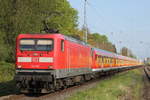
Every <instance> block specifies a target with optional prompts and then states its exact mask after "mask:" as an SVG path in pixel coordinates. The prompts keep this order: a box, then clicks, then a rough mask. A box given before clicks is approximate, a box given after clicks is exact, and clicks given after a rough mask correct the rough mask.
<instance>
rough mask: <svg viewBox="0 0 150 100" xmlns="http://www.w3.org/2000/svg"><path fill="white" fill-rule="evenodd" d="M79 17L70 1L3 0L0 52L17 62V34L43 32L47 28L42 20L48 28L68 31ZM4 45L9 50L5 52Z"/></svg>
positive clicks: (62, 31) (0, 22)
mask: <svg viewBox="0 0 150 100" xmlns="http://www.w3.org/2000/svg"><path fill="white" fill-rule="evenodd" d="M77 19H78V17H77V11H76V10H75V9H73V8H72V7H71V6H70V4H69V2H68V1H67V0H4V1H0V35H1V37H2V40H0V41H3V43H0V45H1V46H2V47H1V48H0V54H6V59H7V61H9V62H10V61H11V62H12V61H14V51H15V38H16V36H17V35H18V34H20V33H40V31H41V30H42V29H44V26H43V23H42V22H43V20H46V23H47V25H48V27H49V28H51V29H53V28H55V29H58V30H60V32H61V33H64V34H69V33H72V31H73V30H75V28H76V27H77ZM4 45H5V46H4ZM5 48H7V50H6V51H5V53H3V51H4V49H5ZM7 54H8V55H11V56H8V55H7ZM2 57H3V56H1V57H0V59H2ZM12 57H13V58H12ZM3 60H5V59H3Z"/></svg>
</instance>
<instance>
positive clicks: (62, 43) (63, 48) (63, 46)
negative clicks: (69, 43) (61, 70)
mask: <svg viewBox="0 0 150 100" xmlns="http://www.w3.org/2000/svg"><path fill="white" fill-rule="evenodd" d="M64 50H65V45H64V40H61V51H62V52H63V51H64Z"/></svg>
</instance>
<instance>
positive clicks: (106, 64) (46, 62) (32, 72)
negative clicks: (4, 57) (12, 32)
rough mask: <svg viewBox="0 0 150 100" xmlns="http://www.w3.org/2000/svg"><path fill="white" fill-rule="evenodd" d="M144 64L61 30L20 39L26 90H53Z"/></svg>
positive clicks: (20, 74)
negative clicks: (80, 39) (68, 34)
mask: <svg viewBox="0 0 150 100" xmlns="http://www.w3.org/2000/svg"><path fill="white" fill-rule="evenodd" d="M141 64H142V63H141V62H140V61H138V60H136V59H133V58H129V57H125V56H121V55H118V54H115V53H112V52H108V51H105V50H101V49H98V48H93V47H92V46H90V45H88V44H86V43H85V42H83V41H79V40H77V39H74V38H71V37H68V36H65V35H62V34H58V33H53V34H20V35H19V36H18V37H17V39H16V75H15V80H16V85H17V87H18V88H19V89H20V91H21V92H23V93H29V92H31V93H49V92H52V91H55V90H60V89H64V88H66V87H69V86H72V85H74V84H79V83H82V82H84V81H88V80H91V79H93V78H95V77H98V76H99V75H100V74H102V73H109V72H111V71H119V70H123V69H130V68H135V67H138V66H140V65H141Z"/></svg>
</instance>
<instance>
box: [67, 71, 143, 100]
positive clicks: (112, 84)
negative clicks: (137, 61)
mask: <svg viewBox="0 0 150 100" xmlns="http://www.w3.org/2000/svg"><path fill="white" fill-rule="evenodd" d="M142 86H143V82H142V70H141V69H135V70H131V71H128V72H123V73H120V74H116V75H114V76H112V77H111V78H107V79H105V80H102V81H101V82H100V83H99V84H98V85H97V86H96V87H95V88H92V89H88V90H85V91H81V92H77V93H76V94H74V95H73V96H71V97H70V98H68V99H67V100H140V97H141V92H140V91H141V90H142Z"/></svg>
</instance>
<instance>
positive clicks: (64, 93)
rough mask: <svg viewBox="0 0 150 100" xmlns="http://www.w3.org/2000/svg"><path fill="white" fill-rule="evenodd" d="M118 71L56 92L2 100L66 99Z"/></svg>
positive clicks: (9, 96)
mask: <svg viewBox="0 0 150 100" xmlns="http://www.w3.org/2000/svg"><path fill="white" fill-rule="evenodd" d="M121 72H125V70H124V71H120V72H119V73H121ZM117 73H118V72H116V73H109V74H106V75H102V76H100V78H97V79H93V80H90V81H88V82H85V83H82V84H80V85H76V86H72V87H69V88H66V89H64V90H60V91H56V92H54V93H50V94H18V95H8V96H5V97H0V100H65V99H66V98H67V97H70V95H72V94H74V93H76V92H79V91H82V90H87V89H90V88H93V87H95V86H96V84H97V83H99V82H100V81H102V80H104V79H108V78H111V76H113V75H114V74H117Z"/></svg>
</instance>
